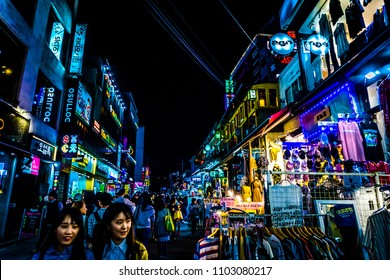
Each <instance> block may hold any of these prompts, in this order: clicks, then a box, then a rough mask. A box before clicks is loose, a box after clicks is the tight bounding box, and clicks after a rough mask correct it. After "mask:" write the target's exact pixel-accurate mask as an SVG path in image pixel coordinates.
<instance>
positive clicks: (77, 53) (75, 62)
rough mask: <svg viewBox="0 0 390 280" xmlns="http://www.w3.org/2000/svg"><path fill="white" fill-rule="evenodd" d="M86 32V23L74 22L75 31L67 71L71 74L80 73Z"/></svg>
mask: <svg viewBox="0 0 390 280" xmlns="http://www.w3.org/2000/svg"><path fill="white" fill-rule="evenodd" d="M86 33H87V25H86V24H76V32H75V36H74V41H73V51H72V59H71V61H70V69H69V72H70V73H72V74H81V70H82V66H83V56H84V44H85V35H86Z"/></svg>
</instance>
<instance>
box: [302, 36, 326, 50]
mask: <svg viewBox="0 0 390 280" xmlns="http://www.w3.org/2000/svg"><path fill="white" fill-rule="evenodd" d="M305 47H306V49H308V50H310V52H312V53H313V54H315V55H325V54H326V53H327V52H328V51H329V42H328V40H327V39H326V38H325V37H324V36H322V35H319V34H317V35H312V36H310V37H309V39H307V42H306V45H305Z"/></svg>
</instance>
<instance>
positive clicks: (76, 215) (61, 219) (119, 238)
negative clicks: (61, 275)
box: [33, 188, 199, 260]
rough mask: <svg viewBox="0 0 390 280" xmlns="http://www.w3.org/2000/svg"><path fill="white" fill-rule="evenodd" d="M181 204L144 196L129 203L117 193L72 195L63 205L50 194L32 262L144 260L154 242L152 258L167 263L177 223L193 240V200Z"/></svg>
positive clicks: (171, 199) (173, 198)
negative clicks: (167, 220) (169, 224)
mask: <svg viewBox="0 0 390 280" xmlns="http://www.w3.org/2000/svg"><path fill="white" fill-rule="evenodd" d="M187 201H188V198H187V197H185V196H180V197H176V196H174V195H173V196H167V195H164V194H162V195H156V194H152V193H149V192H143V193H137V194H134V195H133V196H132V197H131V198H130V197H129V195H128V194H125V189H123V188H122V189H119V190H118V191H117V193H116V194H115V196H113V195H111V194H110V193H108V192H100V193H97V194H92V195H91V193H90V192H88V196H87V193H85V194H84V195H83V194H77V195H75V196H74V197H73V198H70V199H68V201H67V202H66V203H65V204H63V203H62V202H61V201H59V200H58V199H57V193H56V192H55V191H51V192H50V193H49V194H48V196H47V198H46V199H45V202H46V203H45V206H44V207H45V208H46V211H45V213H46V214H45V217H44V220H43V224H42V227H41V232H40V235H39V239H38V242H37V244H36V249H35V250H34V255H33V259H34V260H39V259H41V260H67V259H69V260H76V259H78V260H83V259H84V260H148V259H149V252H150V248H151V247H150V246H151V242H150V241H155V242H156V246H157V252H158V258H159V259H161V260H164V259H167V248H168V244H169V241H170V240H172V239H176V238H177V237H178V236H180V229H181V223H183V222H184V223H187V221H188V222H189V223H191V229H192V234H195V231H196V223H197V221H196V219H197V218H198V217H196V216H194V215H193V212H194V210H193V209H194V206H195V207H197V204H196V199H195V198H193V199H192V201H191V203H190V204H188V202H187ZM198 213H199V212H198ZM166 215H171V216H172V218H173V221H174V224H175V230H174V231H173V232H169V231H167V230H166V228H165V225H164V217H165V216H166Z"/></svg>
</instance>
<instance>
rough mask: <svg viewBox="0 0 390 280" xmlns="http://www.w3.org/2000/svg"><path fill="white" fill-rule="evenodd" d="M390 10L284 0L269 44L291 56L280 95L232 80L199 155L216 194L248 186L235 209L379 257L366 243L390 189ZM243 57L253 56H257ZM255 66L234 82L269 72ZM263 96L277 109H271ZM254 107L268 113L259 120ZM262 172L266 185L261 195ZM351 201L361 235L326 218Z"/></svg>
mask: <svg viewBox="0 0 390 280" xmlns="http://www.w3.org/2000/svg"><path fill="white" fill-rule="evenodd" d="M389 11H390V6H389V2H388V1H382V0H371V1H359V0H337V1H336V0H320V1H305V0H302V1H284V5H283V6H282V7H281V9H280V13H279V15H280V31H279V32H277V33H275V34H270V36H269V38H268V42H267V48H268V52H269V53H272V54H273V55H274V56H275V57H279V58H281V61H284V62H287V64H286V65H285V67H283V68H282V69H279V70H280V71H277V74H278V78H277V85H276V87H275V85H272V87H271V88H273V87H275V93H272V92H270V91H268V95H267V93H266V92H267V90H266V89H264V84H262V83H264V81H262V83H259V82H258V81H256V80H255V79H253V81H254V82H253V83H250V81H249V82H248V80H247V79H244V81H243V82H242V83H243V84H248V85H247V86H246V87H238V88H234V89H233V90H230V88H229V87H228V90H229V91H228V94H229V95H230V96H232V97H234V98H233V99H232V100H230V105H229V108H231V109H230V112H229V110H228V111H227V113H226V115H224V116H223V117H222V118H221V121H220V123H218V124H216V125H215V127H214V128H213V129H212V131H211V132H210V134H209V137H208V138H207V139H206V140H205V141H204V144H203V145H202V147H201V149H200V151H199V153H198V154H197V156H196V157H194V159H193V161H194V163H196V164H194V167H195V169H194V173H193V175H194V176H197V177H199V176H200V174H202V176H203V177H204V178H206V179H205V180H203V181H202V183H203V185H201V186H200V187H201V188H203V189H206V187H207V186H208V185H210V184H211V185H212V186H213V187H214V192H213V193H212V194H211V196H212V197H214V198H215V197H216V196H217V197H218V198H220V197H221V195H222V196H227V195H228V193H229V192H230V191H232V193H233V192H235V193H236V194H239V195H240V198H241V199H242V198H244V200H243V201H242V203H236V202H237V201H236V200H234V201H235V206H236V207H239V208H241V209H244V210H253V211H255V213H257V214H259V213H260V214H263V215H265V216H266V219H265V220H264V222H266V223H267V222H268V223H269V225H271V226H274V227H296V226H298V227H299V226H303V225H306V226H320V227H321V230H323V232H325V233H327V234H330V235H332V237H335V238H336V239H337V240H339V241H340V242H341V243H340V244H341V246H342V247H343V249H345V253H346V256H345V257H346V258H347V259H356V258H372V257H374V258H375V256H372V255H370V256H369V254H368V252H367V250H366V249H364V248H365V246H366V247H367V246H371V245H372V244H371V245H369V244H368V240H367V238H370V237H369V236H368V237H366V240H365V241H364V242H365V243H363V242H362V240H363V235H364V233H365V231H366V230H367V220H368V218H369V217H370V216H371V215H373V214H374V213H375V211H376V210H378V209H379V208H381V207H382V206H383V205H384V204H385V202H384V198H385V196H386V191H387V192H388V190H389V188H388V185H389V184H388V181H389V180H388V176H390V174H389V168H388V163H389V161H390V158H389V157H388V155H389V138H388V137H389V135H390V130H389V125H388V123H389V121H388V114H389V112H388V105H389V101H388V98H387V93H388V85H389V82H390V81H389V74H390V67H389V66H390V64H389V63H390V60H389V50H390V39H389V38H390V37H389V32H390V27H389V26H390V22H389V18H390V17H389V15H390V12H389ZM265 55H266V54H265ZM243 59H245V60H246V62H241V61H240V64H244V65H250V64H251V57H250V56H249V57H246V56H245V55H244V56H243ZM274 69H275V67H269V68H268V70H267V69H265V71H271V72H272V71H273V70H274ZM235 71H236V72H237V70H235ZM249 71H251V73H250V74H246V75H240V76H237V77H235V79H234V77H233V82H230V84H233V85H234V84H240V83H241V77H244V78H245V77H247V76H248V75H249V76H250V75H254V76H258V77H262V76H263V75H260V73H261V71H253V70H252V69H249ZM233 73H234V71H233ZM259 87H260V88H261V90H256V89H257V88H259ZM262 87H263V88H262ZM267 102H271V103H267ZM263 104H269V105H274V109H275V111H273V112H272V111H262V108H261V105H263ZM271 107H272V106H271ZM252 112H254V113H255V114H256V115H261V113H260V112H263V113H264V115H263V116H262V118H261V119H260V121H257V122H256V121H255V120H256V118H252V119H253V121H252V122H251V121H250V120H251V113H252ZM248 121H249V122H248ZM246 123H248V124H249V126H246V125H245V124H246ZM251 124H253V126H252V125H251ZM232 139H233V140H232ZM332 173H333V174H337V175H332ZM258 179H260V181H261V182H262V190H263V192H262V196H257V197H256V198H255V196H253V195H252V194H251V193H250V191H251V188H253V184H254V182H255V181H256V180H258ZM247 187H249V188H247ZM216 188H221V189H217V190H216ZM248 190H249V195H248ZM220 191H221V192H220ZM252 191H253V189H252ZM205 195H206V196H207V195H210V194H208V193H205ZM221 199H222V200H224V202H225V203H226V204H232V203H233V201H232V200H229V199H225V198H221ZM346 207H349V210H351V209H352V210H351V211H350V213H352V214H351V215H352V216H353V219H354V220H355V221H356V223H355V225H353V226H352V228H351V229H350V230H351V232H353V234H354V236H359V239H358V240H360V241H357V240H356V239H350V238H348V236H347V235H345V236H343V234H342V232H337V233H336V232H332V231H331V228H332V227H333V228H334V227H337V226H338V225H337V224H335V223H336V222H335V221H333V220H332V221H330V220H329V219H328V220H325V219H326V217H327V215H328V214H329V215H331V213H333V214H335V215H338V214H339V213H342V211H344V210H336V209H345V208H346ZM291 209H294V210H291ZM332 217H333V216H332ZM336 221H337V219H336ZM371 226H372V225H371ZM344 233H345V232H344ZM352 247H353V249H351V248H352ZM356 249H357V250H356ZM371 249H373V250H374V249H375V248H371ZM387 254H390V252H387ZM387 256H389V255H387Z"/></svg>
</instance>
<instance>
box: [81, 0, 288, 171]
mask: <svg viewBox="0 0 390 280" xmlns="http://www.w3.org/2000/svg"><path fill="white" fill-rule="evenodd" d="M265 2H266V3H265ZM282 2H283V0H273V1H259V0H240V1H237V0H223V1H222V0H201V1H199V0H198V1H194V0H171V1H169V0H160V1H157V0H155V1H146V0H143V1H141V0H131V1H123V0H111V1H102V0H96V1H87V0H80V5H79V11H78V20H77V23H86V24H88V28H87V42H86V52H87V53H88V54H91V55H96V56H99V57H102V58H103V59H107V60H108V61H109V63H110V65H111V68H112V70H113V72H114V75H115V78H116V80H117V84H118V86H119V89H120V91H121V92H131V93H132V95H133V98H134V100H135V103H136V105H137V108H138V116H139V119H140V123H139V124H140V125H141V126H145V154H144V156H145V159H144V163H145V164H146V165H149V166H150V167H151V172H152V174H153V175H155V176H156V175H158V176H168V174H169V173H170V172H175V171H181V170H182V167H183V169H184V170H186V169H189V165H188V161H189V160H190V159H191V157H192V156H194V155H195V154H196V153H197V152H198V150H199V149H200V146H201V145H202V143H203V141H204V140H205V138H206V137H207V135H208V134H209V132H210V131H211V129H212V127H213V126H214V124H215V123H217V122H218V121H219V120H220V118H221V117H222V115H223V113H224V89H225V88H224V82H225V79H228V78H229V74H230V73H231V72H232V71H233V69H234V67H235V66H236V64H237V63H238V61H239V60H240V58H241V56H242V54H243V53H244V52H245V50H246V48H247V47H248V46H249V44H250V40H251V39H253V38H254V36H255V35H256V34H257V33H268V32H269V30H267V26H266V24H267V22H268V21H269V18H270V17H271V16H276V15H277V13H278V10H279V7H280V5H281V3H282ZM91 4H92V5H91ZM266 5H267V6H268V7H266ZM270 5H272V6H274V7H275V8H270ZM270 9H271V10H270Z"/></svg>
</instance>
